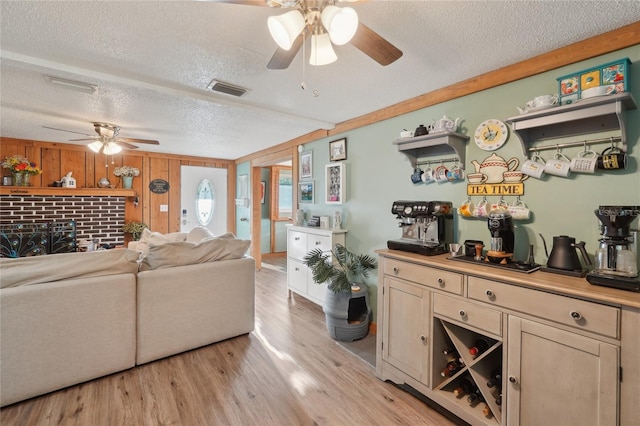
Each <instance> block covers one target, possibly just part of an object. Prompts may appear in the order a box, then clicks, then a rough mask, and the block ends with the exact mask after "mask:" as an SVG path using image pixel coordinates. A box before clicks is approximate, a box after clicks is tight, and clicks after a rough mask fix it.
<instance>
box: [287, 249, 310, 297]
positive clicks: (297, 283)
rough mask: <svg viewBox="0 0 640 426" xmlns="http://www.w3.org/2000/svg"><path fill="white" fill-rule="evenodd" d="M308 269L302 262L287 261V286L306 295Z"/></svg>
mask: <svg viewBox="0 0 640 426" xmlns="http://www.w3.org/2000/svg"><path fill="white" fill-rule="evenodd" d="M308 269H309V268H307V267H306V266H305V265H304V264H303V263H302V262H298V261H297V260H293V259H291V258H289V259H287V286H288V287H289V288H292V289H295V290H299V291H301V292H304V293H306V292H307V270H308Z"/></svg>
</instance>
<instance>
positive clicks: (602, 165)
mask: <svg viewBox="0 0 640 426" xmlns="http://www.w3.org/2000/svg"><path fill="white" fill-rule="evenodd" d="M597 167H598V169H601V170H619V169H626V168H627V153H626V152H622V151H620V149H618V148H614V147H609V148H607V149H605V150H604V151H602V154H600V155H599V156H598V162H597Z"/></svg>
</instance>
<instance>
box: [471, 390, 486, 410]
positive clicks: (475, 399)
mask: <svg viewBox="0 0 640 426" xmlns="http://www.w3.org/2000/svg"><path fill="white" fill-rule="evenodd" d="M467 402H468V403H469V404H470V405H472V406H475V405H476V404H478V403H480V402H485V400H484V396H483V395H482V392H480V389H478V388H477V387H476V388H475V390H474V391H473V392H472V393H470V394H469V396H467Z"/></svg>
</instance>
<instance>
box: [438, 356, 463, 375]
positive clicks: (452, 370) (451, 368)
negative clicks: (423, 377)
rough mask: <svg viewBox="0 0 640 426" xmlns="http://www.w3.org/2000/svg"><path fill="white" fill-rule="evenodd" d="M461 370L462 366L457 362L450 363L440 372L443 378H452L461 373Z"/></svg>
mask: <svg viewBox="0 0 640 426" xmlns="http://www.w3.org/2000/svg"><path fill="white" fill-rule="evenodd" d="M461 368H462V366H461V365H460V363H459V362H458V361H457V360H453V361H449V362H448V363H447V365H446V367H444V368H443V369H442V371H441V372H440V375H441V376H442V377H452V376H453V375H454V374H456V373H457V372H458V371H460V369H461Z"/></svg>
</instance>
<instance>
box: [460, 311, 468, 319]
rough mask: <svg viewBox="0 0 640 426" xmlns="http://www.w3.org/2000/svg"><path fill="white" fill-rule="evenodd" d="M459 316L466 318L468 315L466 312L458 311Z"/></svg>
mask: <svg viewBox="0 0 640 426" xmlns="http://www.w3.org/2000/svg"><path fill="white" fill-rule="evenodd" d="M458 314H460V316H461V317H463V318H464V317H466V316H467V313H466V312H465V311H463V310H462V309H460V311H458Z"/></svg>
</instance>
